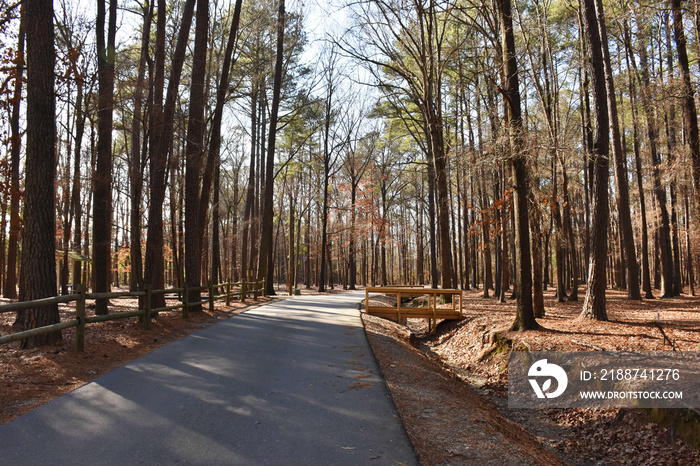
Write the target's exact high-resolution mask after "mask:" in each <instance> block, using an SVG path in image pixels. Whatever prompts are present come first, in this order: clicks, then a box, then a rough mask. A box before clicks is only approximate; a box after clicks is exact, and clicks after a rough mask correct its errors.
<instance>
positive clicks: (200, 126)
mask: <svg viewBox="0 0 700 466" xmlns="http://www.w3.org/2000/svg"><path fill="white" fill-rule="evenodd" d="M208 33H209V1H208V0H198V1H197V15H196V26H195V33H194V34H195V35H194V51H193V62H192V77H191V81H190V108H189V113H188V120H187V146H186V147H185V157H186V166H185V281H186V283H187V286H188V287H190V288H195V287H198V286H200V283H201V279H202V234H201V233H202V232H203V231H204V229H205V226H204V223H205V222H206V214H202V213H201V212H200V180H201V176H202V165H203V162H204V79H205V75H206V64H207V37H208ZM205 202H206V203H207V205H208V203H209V198H208V197H207V199H206V201H205ZM190 296H191V297H192V301H193V302H199V301H200V293H199V291H192V292H191V295H190ZM201 309H202V308H201V306H194V307H192V311H200V310H201Z"/></svg>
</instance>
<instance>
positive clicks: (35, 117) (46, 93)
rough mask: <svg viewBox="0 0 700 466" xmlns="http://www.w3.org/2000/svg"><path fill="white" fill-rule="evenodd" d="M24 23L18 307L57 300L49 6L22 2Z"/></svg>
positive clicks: (35, 321)
mask: <svg viewBox="0 0 700 466" xmlns="http://www.w3.org/2000/svg"><path fill="white" fill-rule="evenodd" d="M26 20H27V155H26V161H25V207H24V233H23V235H22V259H21V268H20V276H19V299H20V301H29V300H33V299H39V298H46V297H50V296H55V295H56V255H55V253H56V249H55V243H54V240H55V238H54V234H55V227H56V224H55V215H54V183H55V178H56V177H55V172H56V164H55V154H54V150H55V142H56V120H55V118H56V100H55V93H54V92H55V91H54V66H55V49H54V29H53V2H51V1H50V0H30V1H28V2H26ZM18 321H19V322H20V323H21V324H22V327H23V328H24V329H25V330H28V329H32V328H37V327H41V326H44V325H49V324H54V323H57V322H58V321H59V314H58V305H56V304H53V305H51V306H44V307H40V308H31V309H26V310H24V311H21V312H20V313H18ZM60 339H61V332H53V333H49V334H45V335H38V336H35V337H32V338H28V339H25V340H22V341H21V343H20V346H21V347H22V348H27V347H30V346H40V345H45V344H48V343H52V342H55V341H58V340H60Z"/></svg>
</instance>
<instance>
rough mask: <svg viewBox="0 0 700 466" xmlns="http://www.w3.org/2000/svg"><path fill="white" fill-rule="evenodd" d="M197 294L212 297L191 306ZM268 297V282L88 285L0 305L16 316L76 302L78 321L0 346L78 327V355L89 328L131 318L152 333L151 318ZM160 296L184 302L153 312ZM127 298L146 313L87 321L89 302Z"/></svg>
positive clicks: (11, 337)
mask: <svg viewBox="0 0 700 466" xmlns="http://www.w3.org/2000/svg"><path fill="white" fill-rule="evenodd" d="M238 286H240V290H238V291H234V292H232V291H231V288H232V287H238ZM220 290H223V293H222V294H217V293H219V291H220ZM193 291H208V293H209V294H208V296H204V298H206V299H203V300H201V301H197V302H193V303H191V302H189V294H190V293H191V292H193ZM264 294H265V280H262V281H255V282H238V283H230V282H226V283H220V284H218V285H209V286H199V287H190V288H187V287H185V288H171V289H167V290H152V289H151V288H150V286H146V289H145V290H144V291H118V292H109V293H87V291H86V289H85V285H78V287H77V293H74V294H69V295H64V296H56V297H52V298H42V299H35V300H33V301H21V302H17V303H10V304H4V305H0V313H3V312H16V311H21V310H24V309H30V308H35V307H42V306H50V305H52V304H59V303H69V302H71V301H75V319H71V320H67V321H64V322H59V323H57V324H53V325H46V326H44V327H37V328H33V329H31V330H25V331H23V332H17V333H12V334H10V335H4V336H0V345H1V344H4V343H11V342H13V341H17V340H23V339H25V338H30V337H34V336H37V335H43V334H46V333H51V332H56V331H59V330H63V329H66V328H71V327H75V349H76V350H77V351H83V349H84V345H85V325H86V324H91V323H95V322H104V321H108V320H117V319H126V318H129V317H139V318H141V320H142V322H143V327H144V328H145V329H149V328H150V327H151V317H152V316H153V314H156V313H158V312H162V311H169V310H174V309H182V317H183V318H187V317H188V316H189V312H190V308H191V307H192V306H198V305H201V304H208V305H209V309H213V308H214V302H215V301H217V300H220V299H225V300H226V305H227V306H229V305H230V304H231V298H235V297H238V298H239V299H240V300H241V302H244V301H245V300H246V299H247V298H248V297H250V296H251V295H252V296H253V299H256V300H257V299H258V296H264ZM158 295H171V297H174V298H177V299H180V300H181V302H180V303H178V304H175V305H173V306H165V307H158V308H151V302H152V300H151V298H152V297H153V296H158ZM124 298H144V299H143V300H142V301H141V302H142V303H143V304H144V306H145V309H138V310H136V311H128V312H115V313H113V314H107V315H96V316H90V317H87V316H86V315H85V301H87V300H94V299H124Z"/></svg>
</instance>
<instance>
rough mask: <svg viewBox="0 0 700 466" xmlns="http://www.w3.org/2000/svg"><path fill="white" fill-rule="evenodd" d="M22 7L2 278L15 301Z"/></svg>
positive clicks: (11, 125) (7, 296)
mask: <svg viewBox="0 0 700 466" xmlns="http://www.w3.org/2000/svg"><path fill="white" fill-rule="evenodd" d="M25 10H26V4H25V3H22V4H21V6H20V14H19V38H18V41H17V56H16V57H15V61H16V63H15V66H16V67H15V76H14V78H15V88H14V92H13V95H12V115H11V117H10V129H11V137H12V148H11V149H10V237H9V241H8V246H7V275H5V284H4V285H5V286H4V288H3V289H4V293H3V294H4V296H5V297H6V298H12V299H14V298H16V297H17V246H18V244H19V234H20V230H21V228H22V225H21V221H20V216H19V198H20V187H19V154H20V148H21V147H20V146H21V144H22V135H21V134H20V130H19V117H20V103H21V102H22V83H23V82H24V79H23V78H24V37H25V28H26V26H25V16H26V13H25Z"/></svg>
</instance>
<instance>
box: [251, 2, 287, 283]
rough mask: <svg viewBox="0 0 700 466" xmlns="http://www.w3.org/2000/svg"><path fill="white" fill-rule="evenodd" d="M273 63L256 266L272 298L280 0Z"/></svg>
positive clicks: (281, 44) (281, 21)
mask: <svg viewBox="0 0 700 466" xmlns="http://www.w3.org/2000/svg"><path fill="white" fill-rule="evenodd" d="M277 15H278V16H277V59H276V61H275V80H274V84H273V87H272V109H271V111H270V136H269V137H268V146H267V163H266V165H265V181H266V184H265V199H264V205H263V215H262V234H261V238H260V255H259V258H260V259H259V262H258V280H262V279H265V280H266V285H265V288H266V290H265V294H266V295H268V296H269V295H274V294H275V288H274V284H273V282H272V279H273V271H274V270H273V254H272V231H273V226H274V225H273V221H274V218H273V212H272V201H273V199H274V185H275V177H274V172H275V171H274V168H275V142H276V139H277V116H278V112H279V105H280V91H281V88H282V74H283V72H284V70H283V68H282V65H283V60H284V26H285V11H284V0H279V10H278V12H277Z"/></svg>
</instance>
